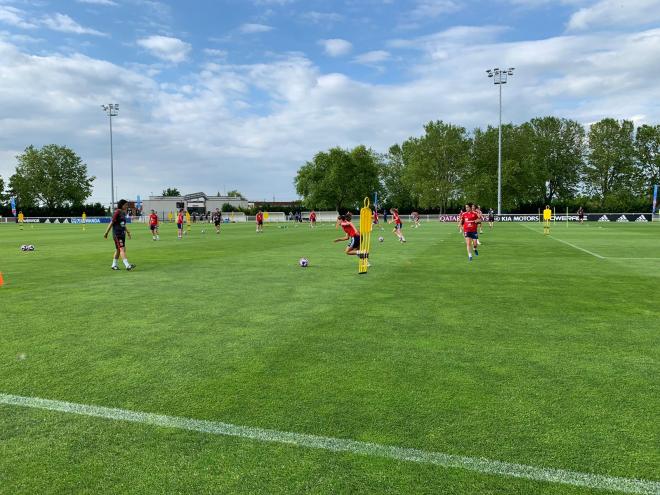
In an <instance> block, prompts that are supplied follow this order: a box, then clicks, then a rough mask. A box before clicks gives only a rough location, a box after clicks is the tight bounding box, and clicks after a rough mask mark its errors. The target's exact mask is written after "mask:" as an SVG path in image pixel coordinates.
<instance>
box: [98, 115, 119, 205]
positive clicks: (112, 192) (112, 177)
mask: <svg viewBox="0 0 660 495" xmlns="http://www.w3.org/2000/svg"><path fill="white" fill-rule="evenodd" d="M101 108H103V110H104V111H105V113H106V114H107V115H108V120H109V121H110V197H111V198H112V200H111V201H112V204H111V208H110V209H111V210H114V209H115V170H114V168H115V164H114V156H113V151H112V117H116V116H117V115H118V114H119V105H118V104H116V103H109V104H107V105H101Z"/></svg>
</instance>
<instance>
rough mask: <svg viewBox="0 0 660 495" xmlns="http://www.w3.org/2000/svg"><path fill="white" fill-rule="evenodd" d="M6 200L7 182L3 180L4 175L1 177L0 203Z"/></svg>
mask: <svg viewBox="0 0 660 495" xmlns="http://www.w3.org/2000/svg"><path fill="white" fill-rule="evenodd" d="M6 200H7V196H5V181H4V180H3V179H2V175H0V202H3V201H6Z"/></svg>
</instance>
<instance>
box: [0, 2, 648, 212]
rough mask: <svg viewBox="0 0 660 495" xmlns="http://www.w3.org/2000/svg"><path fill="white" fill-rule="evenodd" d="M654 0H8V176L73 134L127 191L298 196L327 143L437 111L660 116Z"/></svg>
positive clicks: (470, 115)
mask: <svg viewBox="0 0 660 495" xmlns="http://www.w3.org/2000/svg"><path fill="white" fill-rule="evenodd" d="M659 26H660V0H637V1H635V2H622V1H621V0H618V1H615V0H555V1H553V0H493V1H490V2H476V1H464V2H461V1H458V0H403V1H397V0H361V1H359V0H334V1H332V0H328V1H323V2H322V1H317V0H309V1H303V0H242V1H239V0H217V1H202V0H198V1H194V0H193V1H188V2H183V1H173V0H170V1H166V0H162V1H157V0H70V1H63V0H59V1H55V0H50V1H49V0H0V59H1V60H3V64H2V66H1V67H0V176H2V177H4V178H8V177H9V176H10V175H11V174H12V173H13V169H14V166H15V158H14V157H15V155H16V154H17V153H19V152H20V151H21V150H22V149H24V148H25V147H26V146H28V145H30V144H34V145H37V146H40V145H44V144H48V143H57V144H66V145H69V146H71V147H72V148H73V149H74V150H75V151H77V152H78V153H79V154H80V155H81V156H82V158H83V159H84V160H85V162H86V163H87V164H88V165H89V168H90V171H91V172H92V174H94V175H96V176H97V180H96V182H95V191H94V196H93V199H94V200H99V201H102V202H108V201H109V196H110V194H109V193H110V190H109V171H108V169H109V166H108V162H109V158H108V156H109V151H108V129H107V118H104V115H103V112H102V111H101V109H100V105H101V104H102V103H109V102H113V103H118V104H120V115H119V116H118V117H117V118H116V119H115V120H114V129H115V133H114V138H115V157H116V162H115V166H116V176H115V182H116V185H117V190H118V191H117V192H118V195H119V196H122V197H135V196H136V195H137V194H140V195H141V196H142V197H145V196H148V195H149V194H150V193H151V192H154V193H158V192H160V191H161V190H162V189H164V188H166V187H171V186H175V187H178V188H179V189H181V190H183V191H184V192H193V191H206V192H209V193H214V192H217V191H223V190H228V189H235V188H237V189H239V190H241V191H243V192H244V193H245V194H246V195H247V196H248V197H249V198H251V199H265V198H270V199H272V198H273V197H276V198H277V199H291V198H294V197H295V192H294V188H293V183H292V179H293V177H294V175H295V172H296V170H297V169H298V167H299V166H300V165H302V164H303V163H304V162H305V161H306V160H308V159H311V158H312V157H313V155H314V154H315V153H316V152H317V151H320V150H323V149H327V148H329V147H332V146H337V145H338V146H342V147H351V146H355V145H357V144H366V145H367V146H370V147H372V148H373V149H375V150H376V151H386V150H387V148H388V147H389V146H390V145H392V144H395V143H400V142H401V141H403V140H404V139H406V138H407V137H409V136H412V135H418V134H420V132H421V129H422V126H423V124H424V123H425V122H427V121H429V120H432V119H442V120H445V121H450V122H453V123H456V124H461V125H463V126H465V127H467V128H468V129H472V128H474V127H476V126H481V127H483V126H486V125H488V124H493V123H495V122H496V118H497V94H496V90H495V88H494V87H493V85H492V81H489V80H488V79H487V77H486V75H485V69H487V68H489V67H495V66H515V67H516V69H517V71H516V75H515V76H514V78H513V79H512V80H511V82H510V84H508V85H507V87H506V88H505V91H504V104H505V108H504V118H505V120H507V121H514V122H522V121H524V120H526V119H529V118H531V117H534V116H540V115H549V114H552V115H558V116H560V117H568V118H574V119H577V120H579V121H580V122H583V123H585V124H589V123H591V122H594V121H596V120H598V119H600V118H603V117H605V116H612V117H616V118H620V119H621V118H627V119H633V120H634V121H635V122H637V123H646V122H652V123H657V122H659V121H660V103H658V102H660V90H659V89H658V87H659V86H660V85H658V84H657V81H658V76H660V29H659Z"/></svg>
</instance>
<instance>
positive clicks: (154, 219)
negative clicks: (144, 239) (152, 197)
mask: <svg viewBox="0 0 660 495" xmlns="http://www.w3.org/2000/svg"><path fill="white" fill-rule="evenodd" d="M149 230H151V238H152V239H153V240H154V241H158V240H160V236H159V235H158V215H156V212H155V211H154V210H151V215H149Z"/></svg>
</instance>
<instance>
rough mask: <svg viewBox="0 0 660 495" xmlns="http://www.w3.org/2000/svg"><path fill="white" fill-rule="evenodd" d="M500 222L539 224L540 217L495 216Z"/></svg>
mask: <svg viewBox="0 0 660 495" xmlns="http://www.w3.org/2000/svg"><path fill="white" fill-rule="evenodd" d="M495 219H496V220H498V221H500V222H538V221H539V216H538V215H499V216H498V215H495Z"/></svg>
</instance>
